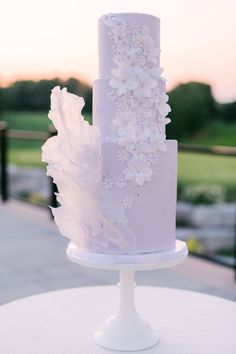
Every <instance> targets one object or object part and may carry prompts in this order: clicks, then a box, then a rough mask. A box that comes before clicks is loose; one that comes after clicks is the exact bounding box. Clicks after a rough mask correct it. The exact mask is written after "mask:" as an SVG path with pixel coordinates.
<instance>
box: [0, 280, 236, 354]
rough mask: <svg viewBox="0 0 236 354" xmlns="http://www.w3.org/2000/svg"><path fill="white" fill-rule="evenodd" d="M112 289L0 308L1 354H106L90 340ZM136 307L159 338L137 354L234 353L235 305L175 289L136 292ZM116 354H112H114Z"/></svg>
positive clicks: (110, 302)
mask: <svg viewBox="0 0 236 354" xmlns="http://www.w3.org/2000/svg"><path fill="white" fill-rule="evenodd" d="M118 301H119V293H118V290H117V289H116V287H110V286H104V287H85V288H76V289H68V290H60V291H54V292H49V293H44V294H40V295H35V296H31V297H28V298H24V299H21V300H18V301H15V302H12V303H9V304H6V305H3V306H1V307H0V353H1V354H97V353H100V354H102V353H103V354H107V353H110V352H111V351H109V350H105V349H102V348H100V347H99V346H97V344H96V343H95V342H94V340H93V334H94V332H95V331H96V330H97V329H98V327H99V326H100V325H101V324H102V323H103V321H104V320H105V319H106V318H107V317H108V316H110V315H111V314H113V313H114V312H116V309H117V306H118ZM136 306H137V310H138V312H139V313H140V314H141V315H143V316H144V317H146V319H148V321H149V322H150V324H151V326H152V328H153V329H155V330H156V331H157V332H158V333H159V335H160V342H159V343H158V344H157V345H156V346H155V347H153V348H151V349H148V350H146V351H139V352H138V353H147V354H152V353H157V354H234V353H236V303H234V302H232V301H228V300H224V299H221V298H217V297H213V296H209V295H205V294H200V293H195V292H190V291H184V290H176V289H167V288H158V287H137V289H136ZM113 353H114V352H113Z"/></svg>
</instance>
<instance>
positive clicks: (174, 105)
mask: <svg viewBox="0 0 236 354" xmlns="http://www.w3.org/2000/svg"><path fill="white" fill-rule="evenodd" d="M55 86H61V87H67V89H68V91H69V92H72V93H75V94H77V95H79V96H83V97H84V99H85V103H86V104H85V107H84V110H83V111H84V112H88V113H91V112H92V88H91V86H89V85H88V84H87V83H85V82H82V81H80V80H78V79H76V78H69V79H67V80H61V79H59V78H55V79H52V80H40V81H31V80H22V81H16V82H14V83H13V84H11V85H9V86H8V87H5V88H0V111H1V110H17V111H48V109H49V106H50V92H51V90H52V88H53V87H55ZM168 94H169V104H170V106H171V112H170V114H169V117H170V118H171V119H172V121H173V123H172V124H169V125H168V126H167V135H168V138H177V139H179V138H182V137H185V136H190V135H192V134H194V133H196V132H197V131H198V130H200V129H202V128H204V127H205V126H207V125H208V124H209V123H211V122H212V121H214V120H217V119H218V120H223V121H225V122H228V123H232V122H236V102H232V103H225V104H220V103H219V102H217V101H216V100H215V99H214V97H213V95H212V90H211V86H210V85H208V84H205V83H200V82H189V83H186V84H180V85H178V86H176V87H175V88H174V89H173V90H171V91H170V92H169V93H168Z"/></svg>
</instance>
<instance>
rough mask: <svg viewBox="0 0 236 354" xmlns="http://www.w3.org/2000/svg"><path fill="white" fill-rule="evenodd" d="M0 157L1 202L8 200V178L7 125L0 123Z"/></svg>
mask: <svg viewBox="0 0 236 354" xmlns="http://www.w3.org/2000/svg"><path fill="white" fill-rule="evenodd" d="M0 156H1V195H2V201H3V202H6V201H7V199H8V178H7V177H8V176H7V125H6V123H5V122H2V121H1V122H0Z"/></svg>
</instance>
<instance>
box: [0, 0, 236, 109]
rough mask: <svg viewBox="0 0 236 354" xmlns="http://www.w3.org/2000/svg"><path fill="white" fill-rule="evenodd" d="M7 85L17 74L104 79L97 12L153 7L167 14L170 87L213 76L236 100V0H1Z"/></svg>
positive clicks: (2, 73) (1, 59)
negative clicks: (100, 67) (99, 69)
mask: <svg viewBox="0 0 236 354" xmlns="http://www.w3.org/2000/svg"><path fill="white" fill-rule="evenodd" d="M0 3H1V6H0V34H1V35H0V84H1V85H7V84H9V83H10V82H12V81H14V80H16V79H40V78H52V77H55V76H59V77H62V78H66V77H68V76H75V77H78V78H83V79H85V80H87V81H88V82H90V83H92V82H93V80H95V79H96V78H97V61H98V53H97V19H98V18H99V17H100V16H101V15H102V14H104V13H109V12H145V13H150V14H153V15H155V16H158V17H159V18H160V19H161V49H162V52H161V65H162V67H164V70H165V71H164V72H165V77H166V78H167V79H168V89H171V88H172V87H174V86H175V85H176V84H178V83H180V82H186V81H189V80H195V81H203V82H207V83H210V84H211V85H212V88H213V93H214V95H215V97H216V99H218V100H219V101H221V102H227V101H232V100H236V0H66V1H60V0H41V1H35V0H6V1H5V0H1V1H0Z"/></svg>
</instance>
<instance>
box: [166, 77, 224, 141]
mask: <svg viewBox="0 0 236 354" xmlns="http://www.w3.org/2000/svg"><path fill="white" fill-rule="evenodd" d="M169 104H170V106H171V113H170V114H169V117H170V118H171V120H172V123H171V124H169V125H168V126H167V136H168V138H176V139H180V138H182V137H184V136H188V135H191V134H194V133H196V132H197V131H198V130H200V129H201V128H203V127H204V126H206V125H207V124H209V122H210V121H212V120H213V119H214V117H215V115H216V113H217V111H216V103H215V100H214V98H213V96H212V92H211V87H210V85H207V84H204V83H199V82H190V83H187V84H180V85H178V86H177V87H176V88H174V89H173V90H172V91H170V92H169Z"/></svg>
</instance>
